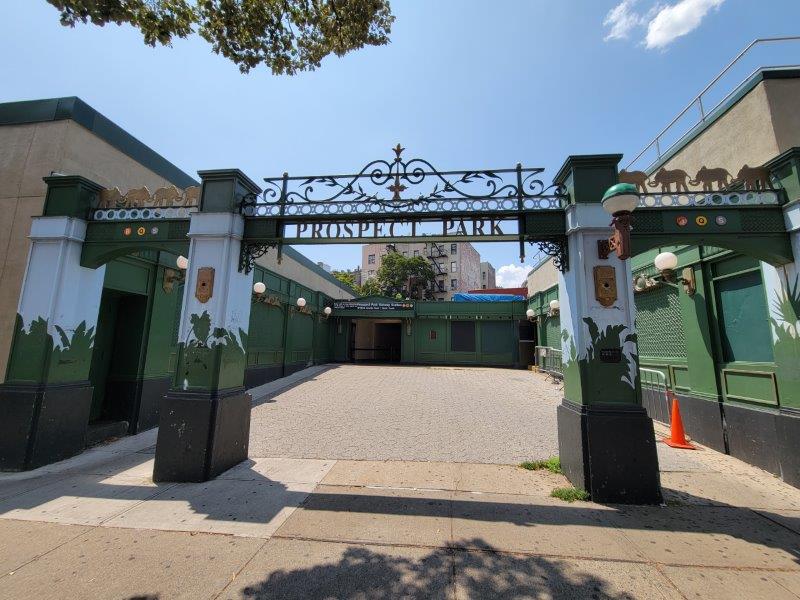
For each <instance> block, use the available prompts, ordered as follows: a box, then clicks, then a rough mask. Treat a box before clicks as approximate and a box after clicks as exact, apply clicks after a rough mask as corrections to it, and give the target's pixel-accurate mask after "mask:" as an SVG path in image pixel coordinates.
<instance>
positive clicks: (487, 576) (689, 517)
mask: <svg viewBox="0 0 800 600" xmlns="http://www.w3.org/2000/svg"><path fill="white" fill-rule="evenodd" d="M302 381H303V378H302V377H299V378H298V379H297V381H294V383H293V384H297V383H301V382H302ZM284 383H285V382H284ZM276 386H277V387H275V388H274V389H273V388H268V389H265V390H262V392H263V394H262V395H263V396H264V397H265V398H266V397H270V395H276V396H277V397H278V398H280V389H281V388H280V387H279V386H280V384H276ZM155 436H156V433H155V432H152V431H151V432H147V433H144V434H140V435H137V436H133V437H129V438H125V439H123V440H120V441H117V442H114V443H112V444H108V445H105V446H101V447H97V448H94V449H92V450H89V451H87V452H85V453H84V454H82V455H80V456H78V457H75V458H72V459H70V460H67V461H63V462H61V463H58V464H56V465H51V466H48V467H45V468H42V469H38V470H36V471H32V472H28V473H13V474H0V598H151V599H152V598H192V599H196V598H304V599H305V598H353V599H356V598H358V599H361V598H397V597H408V598H494V597H505V598H587V597H591V598H648V599H649V598H693V597H702V598H711V599H713V598H725V599H729V598H748V599H749V598H800V490H797V489H795V488H792V487H790V486H788V485H786V484H784V483H782V482H781V481H780V480H778V479H776V478H775V477H772V476H771V475H769V474H767V473H765V472H763V471H760V470H758V469H756V468H754V467H751V466H749V465H746V464H744V463H742V462H740V461H738V460H736V459H734V458H732V457H729V456H725V455H721V454H718V453H716V452H713V451H711V450H707V449H701V450H698V451H685V450H675V449H671V448H669V447H667V446H665V445H664V444H658V448H659V453H660V464H661V468H662V475H661V478H662V484H663V486H664V491H665V497H666V504H665V505H664V506H661V507H637V506H610V505H599V504H594V503H591V502H575V503H572V504H569V503H566V502H563V501H561V500H557V499H555V498H552V497H551V496H550V492H551V491H552V490H553V488H555V487H558V486H565V485H567V482H566V480H565V479H564V478H563V477H562V476H560V475H555V474H552V473H549V472H547V471H535V472H531V471H525V470H523V469H520V468H519V467H516V466H513V465H501V464H471V463H453V462H410V461H364V460H322V459H306V458H285V457H268V458H253V459H251V460H249V461H247V462H245V463H243V464H241V465H239V466H237V467H235V468H234V469H231V470H230V471H228V472H226V473H224V474H223V475H222V476H220V477H219V478H217V479H216V480H214V481H210V482H207V483H201V484H158V485H156V484H153V483H152V481H151V478H150V477H151V473H152V467H153V448H154V444H155Z"/></svg>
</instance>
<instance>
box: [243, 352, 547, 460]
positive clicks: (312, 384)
mask: <svg viewBox="0 0 800 600" xmlns="http://www.w3.org/2000/svg"><path fill="white" fill-rule="evenodd" d="M561 397H562V391H561V386H560V385H556V384H554V383H552V382H551V381H549V380H546V379H545V377H544V376H542V375H539V374H534V373H531V372H529V371H522V370H511V369H486V368H470V367H465V368H458V367H422V366H412V367H400V366H396V367H395V366H372V365H338V366H335V367H332V368H330V369H328V370H325V371H324V372H322V373H319V374H317V375H315V376H314V377H313V378H311V379H309V380H307V381H305V382H303V383H300V384H299V385H296V386H294V387H292V388H290V389H285V390H283V391H278V392H277V393H276V394H274V395H272V396H267V397H266V398H264V399H262V400H260V404H259V403H258V402H257V406H256V407H255V408H254V409H253V413H252V424H251V429H250V456H251V457H292V458H323V459H356V460H414V461H444V462H472V463H505V464H516V463H519V462H521V461H523V460H529V459H538V458H547V457H549V456H552V455H555V454H557V453H558V440H557V434H556V406H558V404H559V403H560V402H561Z"/></svg>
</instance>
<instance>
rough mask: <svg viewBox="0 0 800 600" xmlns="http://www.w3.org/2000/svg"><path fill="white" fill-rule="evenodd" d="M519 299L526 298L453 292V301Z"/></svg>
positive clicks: (505, 300) (503, 300)
mask: <svg viewBox="0 0 800 600" xmlns="http://www.w3.org/2000/svg"><path fill="white" fill-rule="evenodd" d="M517 300H525V298H524V297H523V296H511V295H509V294H465V293H462V292H458V293H455V294H453V302H514V301H517Z"/></svg>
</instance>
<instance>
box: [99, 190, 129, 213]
mask: <svg viewBox="0 0 800 600" xmlns="http://www.w3.org/2000/svg"><path fill="white" fill-rule="evenodd" d="M124 202H125V197H124V196H123V195H122V192H120V191H119V188H116V187H115V188H111V189H110V190H100V201H99V202H98V203H97V208H102V209H105V208H117V207H118V206H120V205H122V204H123V203H124Z"/></svg>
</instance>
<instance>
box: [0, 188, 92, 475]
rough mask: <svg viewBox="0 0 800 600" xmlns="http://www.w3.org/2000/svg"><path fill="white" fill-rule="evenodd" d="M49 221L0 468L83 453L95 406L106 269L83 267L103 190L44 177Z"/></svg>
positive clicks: (22, 322)
mask: <svg viewBox="0 0 800 600" xmlns="http://www.w3.org/2000/svg"><path fill="white" fill-rule="evenodd" d="M45 182H46V183H47V186H48V188H47V196H46V199H45V206H44V215H43V216H41V217H34V218H33V220H32V222H31V231H30V236H29V238H30V240H31V245H30V252H29V254H28V264H27V267H26V271H25V277H24V279H23V282H22V290H21V293H20V298H19V304H18V309H17V319H16V329H15V332H14V337H13V340H12V344H11V351H10V354H9V359H8V365H7V369H6V374H5V382H4V383H3V384H2V386H0V410H2V415H3V417H2V419H0V469H3V470H23V469H32V468H36V467H39V466H42V465H45V464H48V463H51V462H55V461H57V460H61V459H64V458H67V457H69V456H72V455H74V454H77V453H79V452H81V451H82V450H83V448H84V440H85V436H86V428H87V425H88V421H89V412H90V409H91V401H92V387H91V384H90V383H89V367H90V365H91V360H92V351H93V348H94V334H95V328H96V325H97V317H98V312H99V309H100V297H101V294H102V289H103V278H104V276H105V267H104V266H103V267H100V268H98V269H89V268H85V267H82V266H81V264H80V259H81V251H82V249H83V241H84V239H85V237H86V226H87V223H86V220H85V219H86V217H87V215H88V213H89V209H90V207H91V206H92V205H93V204H94V203H96V201H97V194H98V192H99V190H100V189H101V188H100V186H99V185H97V184H95V183H94V182H92V181H89V180H88V179H85V178H83V177H78V176H54V177H46V178H45Z"/></svg>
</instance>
